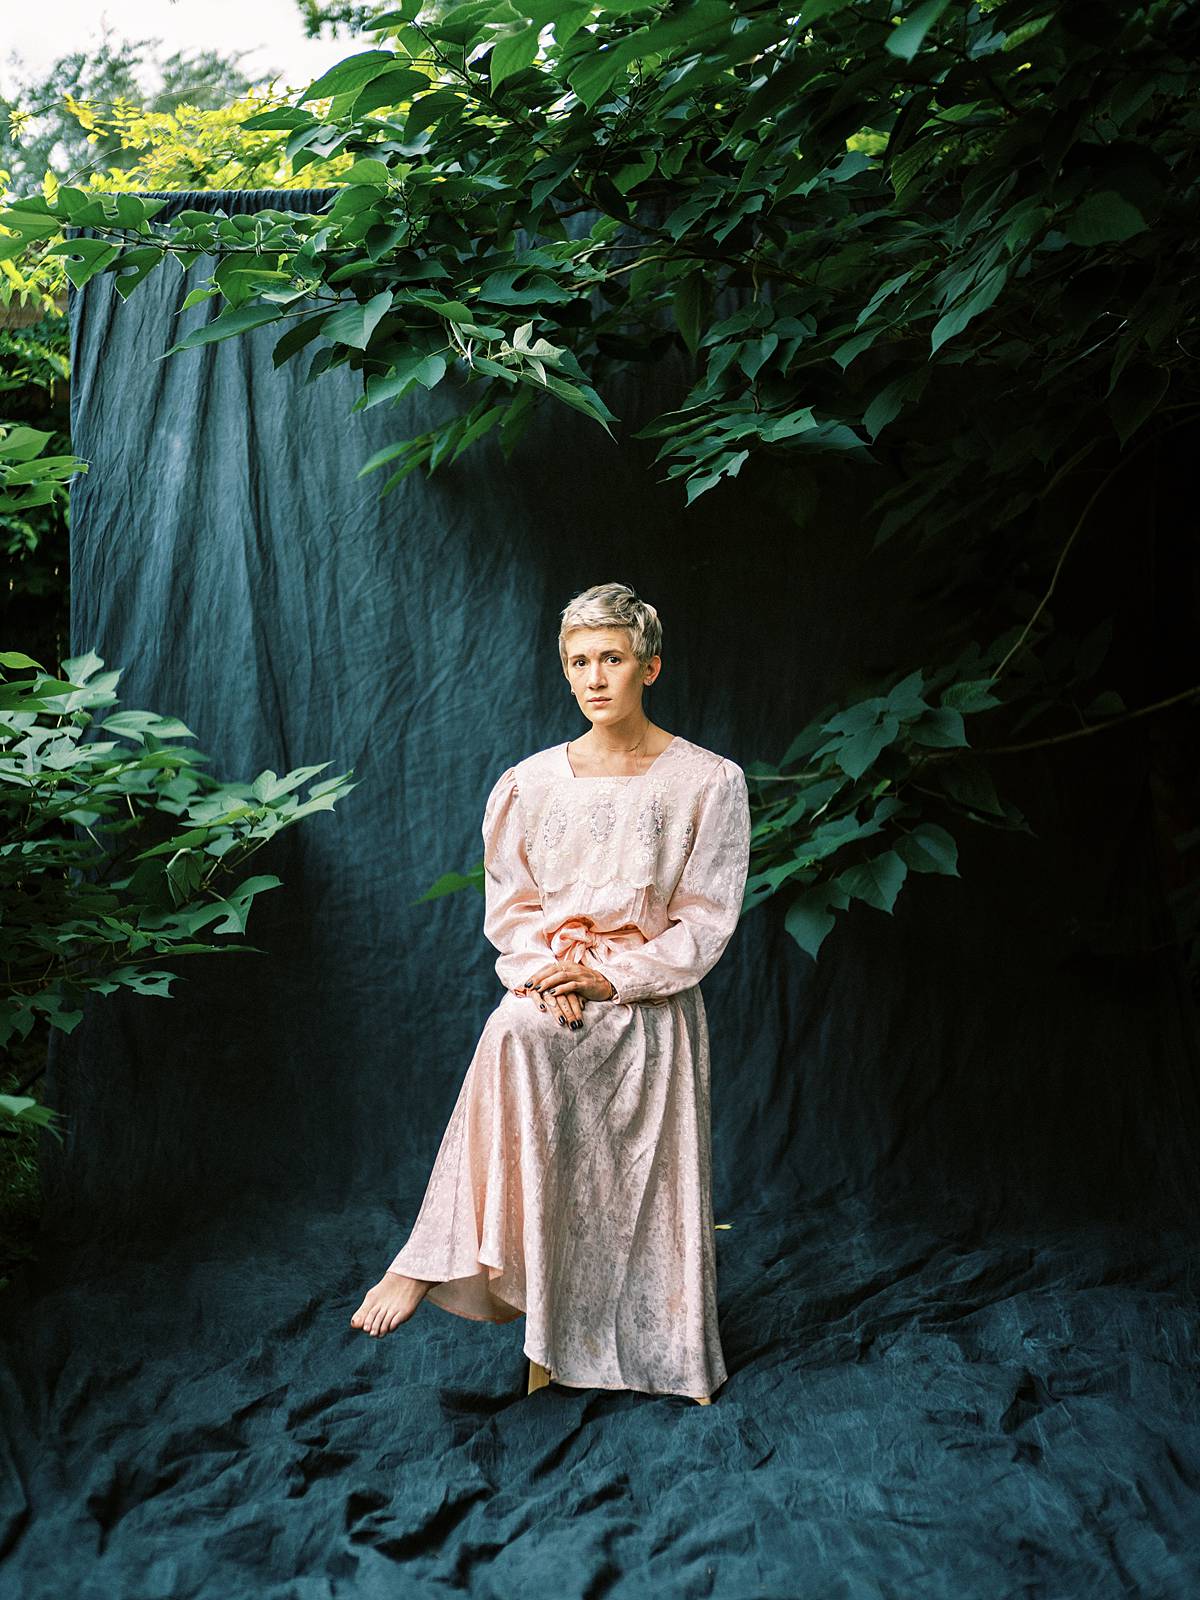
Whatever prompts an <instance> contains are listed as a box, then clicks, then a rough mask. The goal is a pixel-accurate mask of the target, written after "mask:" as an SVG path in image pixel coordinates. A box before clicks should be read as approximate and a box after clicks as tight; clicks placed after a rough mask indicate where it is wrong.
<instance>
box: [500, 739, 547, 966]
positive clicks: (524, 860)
mask: <svg viewBox="0 0 1200 1600" xmlns="http://www.w3.org/2000/svg"><path fill="white" fill-rule="evenodd" d="M483 874H484V881H483V888H484V913H483V931H484V934H485V936H486V937H487V939H488V940H489V941H490V942H491V943H492V944H494V945H495V946H496V949H497V950H499V952H500V954H499V956H498V957H497V959H496V975H497V977H498V978H499V979H500V982H501V983H502V984H503V985H504V987H505V988H506V989H522V988H524V986H525V979H526V978H527V977H528V976H529V974H530V973H531V972H533V971H534V970H535V969H536V968H538V967H542V966H545V964H546V962H547V961H553V960H554V952H553V950H552V949H551V948H550V942H549V940H548V939H547V938H546V934H545V928H544V917H543V914H542V902H541V896H540V895H539V894H538V886H537V883H536V882H535V881H534V877H533V873H532V871H531V870H530V866H529V857H528V855H527V854H526V850H525V831H524V827H523V825H522V822H521V813H520V811H519V809H518V806H517V779H516V773H515V770H514V769H513V768H512V767H508V768H506V770H505V771H504V772H502V773H501V774H500V776H499V778H497V780H496V782H495V784H494V786H493V788H492V792H491V794H490V795H488V798H487V804H486V806H485V807H484V811H483Z"/></svg>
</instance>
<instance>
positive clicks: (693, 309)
mask: <svg viewBox="0 0 1200 1600" xmlns="http://www.w3.org/2000/svg"><path fill="white" fill-rule="evenodd" d="M706 298H707V295H706V291H705V285H704V274H703V272H700V271H696V272H689V273H688V274H687V276H686V277H685V278H681V279H680V281H679V283H678V284H677V285H676V288H675V293H674V295H673V296H672V299H671V311H672V314H673V315H674V318H675V326H676V327H677V328H678V329H679V332H680V335H681V336H682V338H683V342H684V344H686V345H687V347H688V349H689V350H690V351H691V353H692V354H693V355H695V353H696V350H697V348H698V346H699V344H700V318H701V316H702V314H703V311H704V304H705V300H706Z"/></svg>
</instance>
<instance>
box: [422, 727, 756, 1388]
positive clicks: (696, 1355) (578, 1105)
mask: <svg viewBox="0 0 1200 1600" xmlns="http://www.w3.org/2000/svg"><path fill="white" fill-rule="evenodd" d="M483 840H484V867H485V892H486V902H485V910H484V924H483V925H484V932H485V934H486V936H487V938H488V939H489V940H490V941H491V943H492V944H494V945H495V946H496V948H497V950H499V952H500V955H499V957H498V958H497V961H496V972H497V974H498V976H499V978H500V981H501V982H502V983H503V984H504V985H505V988H506V989H507V991H508V992H507V993H506V994H505V996H504V998H503V999H502V1000H501V1001H500V1003H499V1004H498V1005H497V1006H496V1008H495V1010H494V1011H493V1012H492V1013H491V1015H490V1016H489V1017H488V1019H487V1022H486V1023H485V1024H484V1028H483V1032H482V1034H481V1035H480V1038H479V1043H478V1045H477V1046H476V1049H475V1054H474V1056H473V1057H472V1060H471V1063H470V1066H469V1067H468V1068H467V1073H466V1077H465V1078H464V1080H463V1084H462V1088H461V1090H460V1092H459V1095H458V1100H457V1103H456V1104H455V1106H454V1110H453V1112H452V1114H451V1117H450V1121H449V1123H448V1125H447V1127H446V1131H445V1133H444V1134H443V1136H442V1141H441V1146H440V1148H439V1150H438V1153H437V1157H436V1159H435V1161H434V1165H433V1171H432V1173H431V1175H430V1178H429V1183H428V1187H427V1189H426V1192H425V1196H424V1199H423V1200H422V1202H421V1206H420V1209H419V1212H418V1214H417V1218H416V1221H415V1222H414V1224H413V1227H412V1231H411V1233H410V1235H409V1237H408V1240H407V1242H406V1243H405V1245H404V1247H403V1249H401V1250H400V1252H399V1254H398V1255H397V1256H396V1257H395V1259H394V1260H393V1261H392V1263H391V1267H390V1270H391V1271H393V1272H402V1273H405V1274H407V1275H408V1276H409V1277H413V1278H424V1279H427V1280H431V1281H433V1284H434V1287H433V1288H431V1289H430V1290H429V1291H428V1294H427V1295H426V1298H427V1299H429V1300H431V1301H432V1302H433V1303H434V1304H435V1305H438V1306H441V1307H442V1308H443V1309H444V1310H446V1311H451V1312H455V1313H457V1314H458V1315H459V1316H464V1317H472V1318H476V1319H484V1320H487V1321H492V1322H509V1321H511V1320H512V1319H513V1318H515V1317H518V1316H520V1315H521V1314H522V1313H524V1315H525V1319H526V1330H525V1341H524V1349H525V1354H526V1355H527V1356H528V1357H529V1358H530V1359H531V1360H533V1361H537V1362H540V1363H541V1365H542V1366H544V1367H546V1368H547V1369H548V1370H549V1372H550V1376H551V1378H552V1379H553V1380H554V1381H555V1382H556V1383H561V1384H566V1385H568V1386H569V1387H576V1388H601V1389H638V1390H644V1391H648V1392H650V1393H658V1394H678V1395H690V1396H693V1397H697V1398H707V1397H708V1396H709V1395H710V1394H711V1393H712V1392H713V1390H714V1389H716V1388H717V1387H718V1386H719V1385H720V1384H721V1383H722V1382H723V1381H724V1379H725V1377H726V1369H725V1361H724V1357H723V1353H722V1349H721V1340H720V1336H719V1333H718V1328H717V1299H716V1252H715V1239H714V1234H713V1214H712V1198H711V1137H710V1120H709V1040H708V1024H707V1019H706V1015H705V1010H704V1001H703V999H702V997H701V994H700V989H699V987H698V985H699V983H700V980H701V978H703V977H704V975H705V973H706V972H708V971H710V970H711V968H712V967H713V966H714V965H715V963H716V961H717V960H718V958H719V957H720V955H721V953H722V951H723V950H724V949H725V946H726V945H727V943H728V942H729V938H730V936H731V934H732V933H733V931H734V928H735V927H736V925H737V921H738V916H739V914H740V911H741V906H742V896H743V892H744V888H745V882H746V873H747V866H748V860H749V851H750V814H749V805H748V801H747V791H746V778H745V774H744V773H743V771H742V769H741V767H739V766H738V765H737V764H736V763H735V762H733V761H731V760H729V759H728V758H727V757H723V756H720V755H717V754H716V753H715V752H714V751H712V750H706V749H705V748H704V747H703V746H701V745H698V744H693V743H691V742H690V741H689V740H687V739H684V738H681V737H680V736H679V735H678V734H677V735H676V736H675V737H674V738H673V739H672V740H671V742H670V744H668V745H667V746H666V747H665V748H664V749H663V750H662V752H661V753H660V754H659V755H658V756H657V757H656V758H655V760H654V761H653V762H652V763H651V765H650V767H649V768H648V769H647V770H646V771H645V772H644V773H641V774H639V775H637V776H634V777H628V778H625V777H577V776H576V775H575V774H574V772H573V771H572V768H571V764H570V759H569V757H568V754H567V746H566V744H565V743H564V744H557V745H552V746H550V747H549V748H548V749H545V750H539V751H537V752H535V753H534V754H532V755H529V756H526V757H525V758H524V759H523V760H522V761H518V762H517V763H516V765H515V766H512V767H509V768H507V769H506V770H505V771H504V772H503V773H501V775H500V777H499V778H498V779H497V780H496V783H495V785H494V787H493V789H492V791H491V793H490V795H489V796H488V800H487V805H486V808H485V812H484V819H483ZM555 960H570V961H581V962H585V963H587V964H588V965H590V966H594V967H596V968H598V969H599V970H600V971H601V972H603V973H604V975H605V976H606V977H607V978H608V979H609V981H610V982H611V983H612V984H613V986H614V988H615V989H616V996H615V998H614V999H611V1000H604V1001H602V1000H588V1001H585V1002H584V1006H583V1026H582V1027H581V1028H579V1029H577V1030H575V1031H572V1030H570V1029H569V1028H565V1027H562V1026H561V1025H560V1024H559V1023H558V1022H557V1021H556V1020H555V1017H554V1016H553V1014H552V1013H550V1012H549V1011H546V1012H542V1011H540V1010H539V1009H538V1005H537V1001H536V1000H535V999H534V998H532V997H531V996H529V995H527V994H526V993H525V992H524V984H525V981H526V979H528V978H529V977H531V976H532V975H533V973H534V972H535V971H536V970H537V969H538V968H539V967H541V966H544V965H545V964H546V963H548V962H551V961H555Z"/></svg>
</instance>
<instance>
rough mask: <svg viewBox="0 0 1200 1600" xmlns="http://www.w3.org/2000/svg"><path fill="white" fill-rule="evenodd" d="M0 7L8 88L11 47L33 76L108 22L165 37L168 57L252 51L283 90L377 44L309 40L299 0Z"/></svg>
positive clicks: (1, 74)
mask: <svg viewBox="0 0 1200 1600" xmlns="http://www.w3.org/2000/svg"><path fill="white" fill-rule="evenodd" d="M0 13H3V15H2V16H0V89H6V90H7V89H11V87H12V85H13V81H14V72H13V67H12V65H11V63H10V61H9V59H8V58H9V56H10V54H11V53H14V52H15V53H16V55H18V56H19V57H20V73H21V76H22V77H32V76H34V75H35V74H36V73H38V72H39V71H42V70H43V69H45V68H47V67H50V66H52V65H53V63H54V62H55V61H56V60H57V59H58V57H59V56H62V55H65V54H67V53H68V52H69V51H72V50H79V49H83V48H85V47H86V46H87V45H88V44H89V43H96V42H98V41H99V39H100V36H101V33H102V30H103V26H104V24H105V23H107V24H108V27H109V29H110V31H111V32H112V33H113V34H114V35H116V36H117V37H120V38H125V39H161V40H162V44H161V46H160V47H159V49H158V52H157V53H158V54H159V55H162V56H169V55H172V54H173V53H174V52H175V51H176V50H204V49H210V50H220V51H221V52H222V53H223V54H226V55H232V54H234V53H235V52H237V51H246V52H247V53H246V54H245V55H243V56H242V58H241V68H242V71H243V72H244V73H245V74H246V76H247V77H249V78H252V79H255V80H256V81H261V82H267V81H268V80H269V79H271V78H272V77H276V75H278V77H277V87H278V88H280V89H287V88H294V89H302V88H306V87H307V86H308V85H309V84H310V83H311V82H312V81H313V80H314V79H315V78H317V77H319V76H320V74H321V73H322V72H324V71H325V69H326V68H327V67H331V66H332V65H333V64H334V62H335V61H340V60H341V59H342V58H343V56H348V55H353V54H354V53H355V52H356V51H358V50H369V49H370V48H371V44H372V41H371V39H370V38H369V37H368V36H366V35H358V36H354V35H346V36H344V37H341V38H337V39H328V38H326V39H306V38H305V37H304V28H303V26H302V24H301V21H300V11H299V8H298V7H297V6H296V5H295V4H294V0H102V3H101V4H99V5H97V4H96V0H44V3H43V4H41V5H29V4H22V3H21V0H0ZM145 87H146V89H147V90H148V91H149V90H151V89H153V88H155V87H157V85H156V84H151V83H147V84H146V85H145Z"/></svg>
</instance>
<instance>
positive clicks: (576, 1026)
mask: <svg viewBox="0 0 1200 1600" xmlns="http://www.w3.org/2000/svg"><path fill="white" fill-rule="evenodd" d="M571 1026H572V1028H582V1027H583V1023H582V1022H573V1023H572V1024H571Z"/></svg>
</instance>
